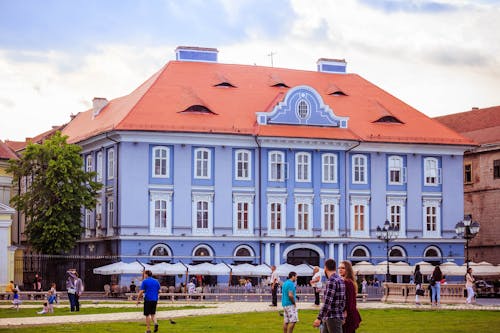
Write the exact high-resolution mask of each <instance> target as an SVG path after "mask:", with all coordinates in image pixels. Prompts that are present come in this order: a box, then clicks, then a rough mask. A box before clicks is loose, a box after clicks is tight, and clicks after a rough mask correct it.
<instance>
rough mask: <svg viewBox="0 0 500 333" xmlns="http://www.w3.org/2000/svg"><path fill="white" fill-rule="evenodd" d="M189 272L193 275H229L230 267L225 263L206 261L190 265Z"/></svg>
mask: <svg viewBox="0 0 500 333" xmlns="http://www.w3.org/2000/svg"><path fill="white" fill-rule="evenodd" d="M188 267H189V274H193V275H229V271H230V268H229V267H227V266H226V265H225V264H223V263H220V264H211V263H208V262H204V263H201V264H198V265H188Z"/></svg>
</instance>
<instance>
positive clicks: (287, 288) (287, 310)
mask: <svg viewBox="0 0 500 333" xmlns="http://www.w3.org/2000/svg"><path fill="white" fill-rule="evenodd" d="M296 281H297V273H295V272H290V273H289V274H288V280H286V281H285V283H283V287H281V305H282V306H283V310H284V312H283V332H284V333H292V332H293V328H294V327H295V323H296V322H298V321H299V315H298V313H297V307H296V305H295V301H296V299H297V295H296V293H295V290H296V286H295V282H296Z"/></svg>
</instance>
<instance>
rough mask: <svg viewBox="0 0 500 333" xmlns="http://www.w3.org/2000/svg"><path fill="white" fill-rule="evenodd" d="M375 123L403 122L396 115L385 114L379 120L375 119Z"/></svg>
mask: <svg viewBox="0 0 500 333" xmlns="http://www.w3.org/2000/svg"><path fill="white" fill-rule="evenodd" d="M374 123H396V124H403V122H402V121H401V120H399V119H398V118H396V117H394V116H384V117H382V118H379V119H378V120H375V121H374Z"/></svg>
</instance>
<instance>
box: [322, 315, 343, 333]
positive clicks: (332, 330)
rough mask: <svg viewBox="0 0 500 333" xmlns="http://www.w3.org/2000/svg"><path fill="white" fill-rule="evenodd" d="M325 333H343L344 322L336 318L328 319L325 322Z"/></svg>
mask: <svg viewBox="0 0 500 333" xmlns="http://www.w3.org/2000/svg"><path fill="white" fill-rule="evenodd" d="M323 332H324V333H342V320H341V319H336V318H328V319H325V320H323Z"/></svg>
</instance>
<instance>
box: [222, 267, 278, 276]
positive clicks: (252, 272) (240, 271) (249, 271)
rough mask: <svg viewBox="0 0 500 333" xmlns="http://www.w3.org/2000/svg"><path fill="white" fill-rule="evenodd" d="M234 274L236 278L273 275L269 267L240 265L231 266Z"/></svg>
mask: <svg viewBox="0 0 500 333" xmlns="http://www.w3.org/2000/svg"><path fill="white" fill-rule="evenodd" d="M231 268H232V269H233V272H232V274H233V275H236V276H267V275H271V268H269V266H267V265H264V264H262V265H251V264H239V265H231Z"/></svg>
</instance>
